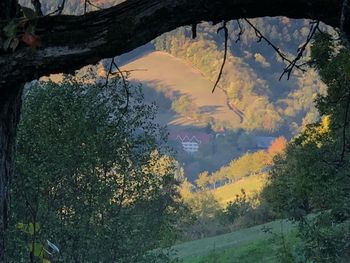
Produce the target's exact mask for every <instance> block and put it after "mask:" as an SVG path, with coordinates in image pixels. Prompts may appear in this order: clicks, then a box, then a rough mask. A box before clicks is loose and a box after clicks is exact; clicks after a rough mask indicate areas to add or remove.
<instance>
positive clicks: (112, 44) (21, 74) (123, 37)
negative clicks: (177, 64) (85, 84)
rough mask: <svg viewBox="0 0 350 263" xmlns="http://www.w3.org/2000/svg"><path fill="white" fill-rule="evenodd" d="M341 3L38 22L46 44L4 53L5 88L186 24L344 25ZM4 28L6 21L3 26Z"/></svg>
mask: <svg viewBox="0 0 350 263" xmlns="http://www.w3.org/2000/svg"><path fill="white" fill-rule="evenodd" d="M341 6H342V1H340V0H294V1H292V0H221V1H213V0H128V1H126V2H123V3H122V4H119V5H117V6H114V7H111V8H108V9H105V10H99V11H95V12H91V13H88V14H86V15H83V16H66V15H59V16H48V17H42V18H38V21H37V28H36V34H37V35H39V36H40V38H41V42H42V46H41V47H40V48H39V49H38V50H37V51H33V50H31V49H30V48H29V47H26V46H24V45H22V46H20V47H19V48H18V49H17V50H16V51H15V52H14V53H2V54H0V55H1V56H0V76H1V79H0V89H1V88H2V87H4V86H9V85H18V83H22V82H25V81H30V80H32V79H35V78H38V77H40V76H43V75H47V74H50V73H58V72H66V73H69V72H72V71H74V70H76V69H78V68H80V67H82V66H84V65H87V64H93V63H96V62H98V61H99V60H100V59H102V58H107V57H113V56H117V55H120V54H123V53H126V52H128V51H131V50H133V49H135V48H137V47H139V46H141V45H144V44H146V43H148V42H149V41H151V40H153V39H154V38H156V37H157V36H159V35H161V34H163V33H165V32H169V31H171V30H173V29H175V28H178V27H180V26H184V25H191V24H197V23H200V22H202V21H222V20H225V21H229V20H233V19H240V18H253V17H263V16H287V17H290V18H308V19H313V20H320V21H323V22H325V23H327V24H329V25H331V26H334V27H337V26H339V21H340V14H341ZM0 26H1V27H2V28H3V26H4V22H0Z"/></svg>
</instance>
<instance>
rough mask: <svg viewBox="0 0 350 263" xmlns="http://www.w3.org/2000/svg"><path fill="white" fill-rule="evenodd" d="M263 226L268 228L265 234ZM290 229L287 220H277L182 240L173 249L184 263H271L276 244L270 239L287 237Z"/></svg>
mask: <svg viewBox="0 0 350 263" xmlns="http://www.w3.org/2000/svg"><path fill="white" fill-rule="evenodd" d="M264 229H265V230H266V229H269V231H268V233H267V232H266V231H264ZM293 229H294V226H293V224H292V223H290V222H289V221H286V220H277V221H274V222H270V223H267V224H263V225H260V226H254V227H251V228H247V229H241V230H238V231H235V232H232V233H229V234H224V235H220V236H215V237H210V238H204V239H200V240H195V241H190V242H186V243H182V244H179V245H176V246H174V247H173V249H174V251H175V253H177V255H176V256H177V257H178V259H179V260H180V262H183V263H199V262H206V263H210V262H220V263H233V262H237V263H238V262H239V263H241V262H247V263H257V262H259V263H262V262H263V263H264V262H266V263H267V262H269V263H273V262H277V261H275V260H276V253H275V252H276V251H275V250H276V249H277V247H276V244H274V243H273V242H271V241H272V239H273V238H275V239H276V238H278V237H280V236H281V234H282V233H283V234H284V235H287V236H288V235H290V233H291V231H292V230H293ZM282 231H283V232H282ZM213 258H214V259H215V260H216V261H215V260H213ZM254 260H258V261H254Z"/></svg>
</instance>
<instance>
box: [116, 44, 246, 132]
mask: <svg viewBox="0 0 350 263" xmlns="http://www.w3.org/2000/svg"><path fill="white" fill-rule="evenodd" d="M122 70H136V71H133V72H131V75H130V80H131V81H135V82H141V83H143V84H146V85H147V86H149V87H152V88H155V89H157V90H158V91H161V92H163V93H164V94H166V95H167V96H168V97H170V98H175V97H179V96H182V95H186V96H188V97H189V98H190V99H191V100H192V101H193V103H194V105H195V106H196V109H194V110H196V111H197V112H201V115H207V116H211V117H212V118H213V119H215V120H218V121H221V122H227V123H228V124H229V125H230V126H232V127H238V125H239V122H240V119H239V117H238V116H237V115H236V114H235V113H234V112H233V111H231V110H230V108H229V107H228V106H227V96H226V95H225V93H224V92H223V91H222V90H220V89H217V90H216V91H215V92H214V94H213V93H212V88H213V83H212V82H211V81H209V80H208V79H206V78H205V77H204V76H203V75H202V74H201V73H200V72H199V71H198V70H196V69H195V68H193V67H192V66H191V65H190V64H188V63H186V62H184V61H183V60H181V59H178V58H175V57H174V56H172V55H169V54H167V53H165V52H159V51H158V52H152V53H150V54H148V55H146V56H144V57H142V58H140V59H137V60H135V61H133V62H131V63H129V64H127V65H125V66H124V67H122ZM160 115H161V117H163V118H165V119H166V120H167V122H168V123H170V124H174V125H195V126H202V125H205V124H204V123H201V122H200V121H198V120H194V119H192V118H189V117H188V116H179V115H177V116H172V115H171V114H160Z"/></svg>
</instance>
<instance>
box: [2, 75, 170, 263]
mask: <svg viewBox="0 0 350 263" xmlns="http://www.w3.org/2000/svg"><path fill="white" fill-rule="evenodd" d="M83 81H84V80H83ZM86 83H91V82H89V81H85V82H84V84H83V82H82V80H73V79H66V80H64V81H63V83H61V84H56V83H52V82H50V83H40V84H37V85H35V86H33V87H30V88H28V89H27V90H26V92H25V99H24V107H23V115H22V121H21V123H20V127H19V134H18V157H17V170H16V173H15V180H14V181H13V195H14V196H16V199H15V200H14V202H13V203H12V205H13V209H12V211H13V214H12V220H11V221H12V222H13V224H12V227H11V231H10V232H9V235H8V242H10V243H12V246H10V247H9V249H8V251H9V261H10V262H22V261H23V260H25V261H26V262H28V261H31V262H37V260H38V258H43V257H47V256H49V255H48V254H45V253H43V251H44V250H43V249H42V248H44V247H45V244H46V240H51V241H52V242H54V243H55V244H57V245H58V246H59V247H60V249H61V252H60V254H59V255H58V257H59V260H60V261H63V262H101V261H102V262H131V261H132V262H150V261H151V260H156V259H150V257H153V255H152V253H148V251H150V250H152V249H154V248H156V247H159V246H161V245H162V239H163V237H164V233H165V231H164V230H165V229H168V230H170V229H172V222H173V221H172V220H174V219H175V217H174V216H173V212H174V211H176V204H175V201H174V197H175V196H176V182H175V180H174V173H175V165H174V164H175V163H174V162H173V161H172V159H171V158H170V157H168V156H165V155H164V154H165V153H166V151H165V150H166V149H165V148H164V144H163V143H164V141H165V131H164V130H163V129H161V128H160V127H159V126H158V125H157V124H155V123H154V122H153V121H152V119H153V118H154V115H155V113H156V108H155V106H154V105H146V104H144V103H143V97H142V94H141V93H140V90H139V89H137V88H134V87H131V86H129V85H128V83H125V84H123V82H122V80H119V79H115V80H113V81H112V82H111V83H109V84H108V85H102V84H86ZM125 91H127V93H125ZM121 94H124V95H121ZM126 105H129V106H128V108H126ZM23 225H24V226H31V225H32V226H34V229H33V231H31V233H28V231H23V227H18V226H23ZM36 226H37V227H36ZM167 242H168V241H167ZM19 244H22V245H19ZM28 244H30V249H29V251H28ZM27 255H30V258H28V256H27ZM156 258H158V256H157V257H156ZM165 261H166V260H165V259H162V261H161V262H165ZM152 262H153V261H152Z"/></svg>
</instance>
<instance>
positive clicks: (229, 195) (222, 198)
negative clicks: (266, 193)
mask: <svg viewBox="0 0 350 263" xmlns="http://www.w3.org/2000/svg"><path fill="white" fill-rule="evenodd" d="M265 183H266V175H265V174H259V175H251V176H249V177H246V178H243V179H241V180H239V181H237V182H235V183H232V184H227V185H224V186H221V187H218V188H216V189H214V190H212V193H213V195H214V197H215V198H216V200H217V201H218V202H219V203H220V204H222V205H223V206H225V205H226V204H227V203H228V202H230V201H233V200H234V199H235V197H236V195H237V194H241V189H244V190H245V192H246V193H247V195H248V196H250V195H252V194H254V193H255V192H260V190H261V189H262V187H263V186H264V184H265Z"/></svg>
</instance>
